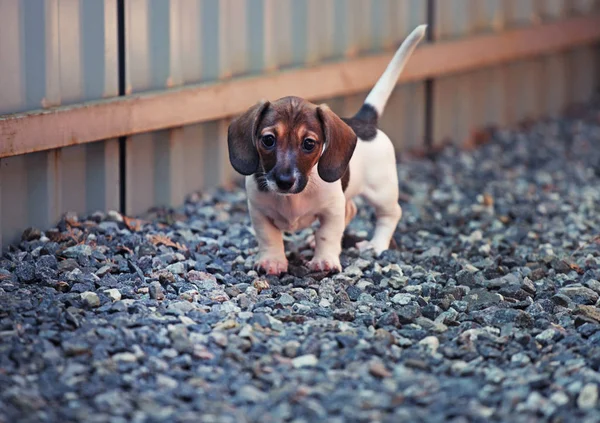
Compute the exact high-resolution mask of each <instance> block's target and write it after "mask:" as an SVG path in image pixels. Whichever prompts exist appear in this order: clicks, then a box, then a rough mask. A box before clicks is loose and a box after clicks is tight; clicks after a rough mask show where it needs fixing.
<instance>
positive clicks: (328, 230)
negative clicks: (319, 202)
mask: <svg viewBox="0 0 600 423" xmlns="http://www.w3.org/2000/svg"><path fill="white" fill-rule="evenodd" d="M344 213H345V207H344V206H343V204H342V206H341V207H335V208H331V209H328V210H326V211H325V212H323V213H322V214H320V215H319V221H320V223H321V226H320V227H319V229H318V230H317V231H316V233H315V244H316V246H315V254H314V257H313V259H312V260H311V261H309V262H308V268H309V269H310V270H313V271H334V272H339V271H341V270H342V266H341V264H340V254H341V253H342V237H343V235H344V228H345V218H344Z"/></svg>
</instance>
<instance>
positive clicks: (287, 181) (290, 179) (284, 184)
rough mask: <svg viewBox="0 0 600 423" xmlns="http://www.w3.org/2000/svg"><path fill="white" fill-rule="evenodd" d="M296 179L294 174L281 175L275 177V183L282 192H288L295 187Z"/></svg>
mask: <svg viewBox="0 0 600 423" xmlns="http://www.w3.org/2000/svg"><path fill="white" fill-rule="evenodd" d="M295 182H296V178H294V175H293V174H291V173H290V174H279V175H275V183H276V184H277V187H279V189H280V190H283V191H287V190H289V189H290V188H291V187H293V186H294V183H295Z"/></svg>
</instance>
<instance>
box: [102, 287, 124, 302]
mask: <svg viewBox="0 0 600 423" xmlns="http://www.w3.org/2000/svg"><path fill="white" fill-rule="evenodd" d="M104 293H105V294H106V295H108V296H109V297H110V299H111V300H113V301H120V300H121V291H119V290H118V289H116V288H111V289H107V290H106V291H104Z"/></svg>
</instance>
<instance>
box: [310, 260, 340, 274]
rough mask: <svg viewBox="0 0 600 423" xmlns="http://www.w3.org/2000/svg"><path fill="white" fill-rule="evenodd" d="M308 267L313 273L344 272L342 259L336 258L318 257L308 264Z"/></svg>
mask: <svg viewBox="0 0 600 423" xmlns="http://www.w3.org/2000/svg"><path fill="white" fill-rule="evenodd" d="M307 267H308V268H309V269H310V270H311V271H313V272H331V273H338V272H341V271H342V265H341V264H340V258H339V257H335V256H331V257H327V256H316V257H315V258H313V259H312V260H311V261H309V262H308V263H307Z"/></svg>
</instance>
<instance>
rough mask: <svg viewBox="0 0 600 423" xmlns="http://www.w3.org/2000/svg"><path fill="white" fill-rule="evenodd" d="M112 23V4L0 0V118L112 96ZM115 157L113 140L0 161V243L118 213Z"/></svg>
mask: <svg viewBox="0 0 600 423" xmlns="http://www.w3.org/2000/svg"><path fill="white" fill-rule="evenodd" d="M116 20H117V12H116V0H104V1H101V0H98V1H93V2H90V1H82V0H46V1H44V0H19V1H17V0H0V75H1V76H0V93H1V94H0V96H1V97H0V113H12V112H21V111H26V110H31V109H39V108H43V107H50V106H56V105H61V104H69V103H76V102H79V101H82V100H89V99H96V98H101V97H107V96H115V95H117V94H118V83H117V77H118V75H117V65H116V63H117V54H116V52H117V22H116ZM61 22H62V25H61ZM65 22H66V23H68V24H65ZM118 160H119V158H118V148H117V144H116V141H115V140H109V141H103V142H97V143H94V144H88V145H84V146H77V147H69V148H64V149H60V150H52V151H48V152H40V153H35V154H28V155H25V156H18V157H11V158H6V159H1V160H0V235H1V236H0V246H1V245H2V244H3V243H4V244H7V243H9V242H12V241H15V240H16V239H17V238H18V236H19V235H20V232H21V231H22V230H23V229H24V228H25V227H27V226H37V227H40V228H47V227H48V226H50V225H52V224H54V223H55V222H56V220H57V219H58V218H59V217H60V215H61V214H62V213H63V212H66V211H75V212H78V213H85V212H90V211H93V210H106V209H115V208H118V200H119V192H118V189H119V181H118V167H119V165H118Z"/></svg>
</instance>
